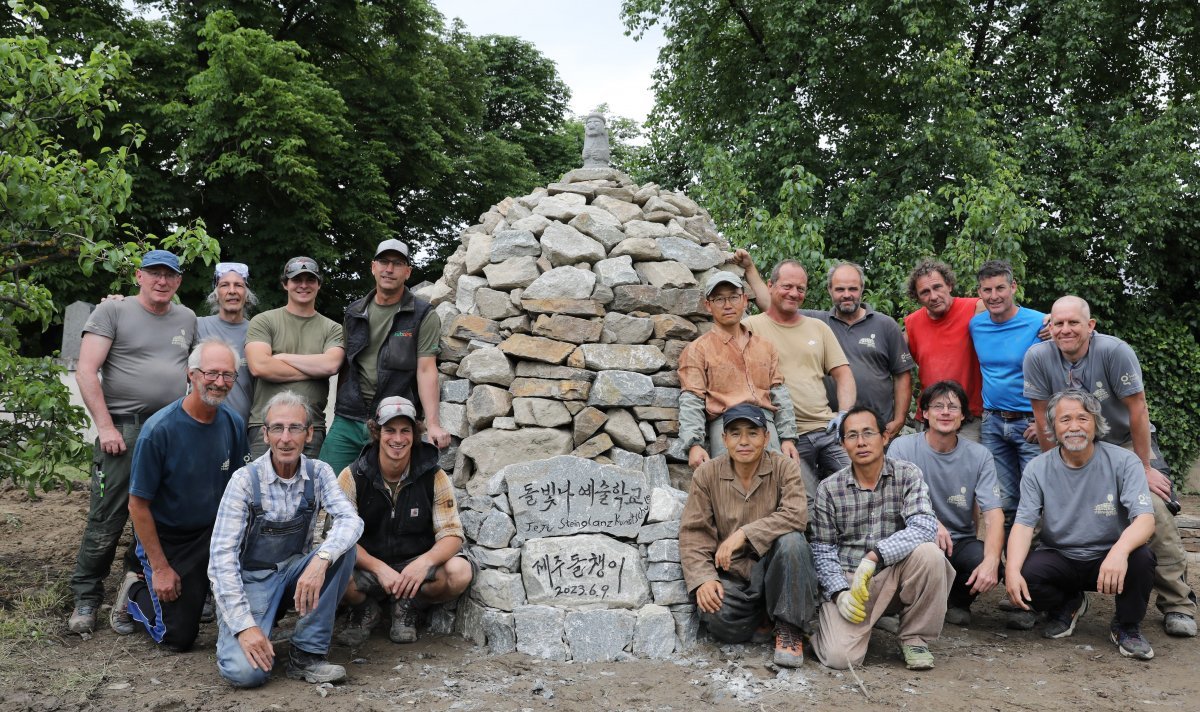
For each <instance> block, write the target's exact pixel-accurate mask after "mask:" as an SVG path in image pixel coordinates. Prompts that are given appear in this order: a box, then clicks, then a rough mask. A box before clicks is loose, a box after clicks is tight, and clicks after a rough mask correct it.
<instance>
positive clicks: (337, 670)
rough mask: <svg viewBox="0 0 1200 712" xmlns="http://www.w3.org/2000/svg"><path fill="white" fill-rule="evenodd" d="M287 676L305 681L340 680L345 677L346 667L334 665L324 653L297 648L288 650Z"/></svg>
mask: <svg viewBox="0 0 1200 712" xmlns="http://www.w3.org/2000/svg"><path fill="white" fill-rule="evenodd" d="M287 676H288V677H290V678H291V679H293V680H304V681H305V682H312V683H317V684H319V683H322V682H341V681H342V680H345V679H346V668H344V667H342V666H341V665H334V664H333V663H331V662H329V661H328V660H326V659H325V656H324V655H318V654H317V653H306V652H304V651H303V650H300V649H299V648H292V649H291V650H290V651H289V652H288V664H287Z"/></svg>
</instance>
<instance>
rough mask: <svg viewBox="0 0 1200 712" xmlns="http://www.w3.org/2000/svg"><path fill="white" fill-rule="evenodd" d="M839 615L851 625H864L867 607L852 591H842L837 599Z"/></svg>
mask: <svg viewBox="0 0 1200 712" xmlns="http://www.w3.org/2000/svg"><path fill="white" fill-rule="evenodd" d="M837 609H838V613H841V614H842V618H845V619H846V620H848V621H850V622H851V623H862V622H863V621H865V620H866V619H867V607H866V606H865V605H864V604H862V603H860V602H859V601H858V599H856V598H855V597H854V594H852V593H850V591H842V592H841V593H840V594H838V599H837Z"/></svg>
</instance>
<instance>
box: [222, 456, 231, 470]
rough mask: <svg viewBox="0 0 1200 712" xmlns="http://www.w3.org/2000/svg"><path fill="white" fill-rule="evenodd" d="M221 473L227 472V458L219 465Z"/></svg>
mask: <svg viewBox="0 0 1200 712" xmlns="http://www.w3.org/2000/svg"><path fill="white" fill-rule="evenodd" d="M221 472H229V459H228V458H226V459H225V462H222V463H221Z"/></svg>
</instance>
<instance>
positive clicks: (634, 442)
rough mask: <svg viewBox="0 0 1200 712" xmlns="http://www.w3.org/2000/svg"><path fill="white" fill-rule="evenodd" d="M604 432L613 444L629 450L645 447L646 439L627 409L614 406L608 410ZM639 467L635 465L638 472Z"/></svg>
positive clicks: (641, 449) (637, 451)
mask: <svg viewBox="0 0 1200 712" xmlns="http://www.w3.org/2000/svg"><path fill="white" fill-rule="evenodd" d="M604 432H606V433H608V435H609V437H611V438H612V441H613V443H614V444H615V445H617V446H619V447H621V448H623V449H625V450H628V451H629V452H632V453H640V452H642V451H643V450H645V449H646V439H645V438H644V437H642V430H641V428H639V427H638V422H637V420H636V419H635V418H634V417H633V414H632V413H630V412H629V411H627V410H624V409H622V408H614V409H612V410H610V411H608V420H607V421H606V422H605V423H604ZM638 464H639V465H640V464H641V463H638ZM641 469H642V468H641V467H640V466H639V467H637V470H638V471H639V472H640V471H641Z"/></svg>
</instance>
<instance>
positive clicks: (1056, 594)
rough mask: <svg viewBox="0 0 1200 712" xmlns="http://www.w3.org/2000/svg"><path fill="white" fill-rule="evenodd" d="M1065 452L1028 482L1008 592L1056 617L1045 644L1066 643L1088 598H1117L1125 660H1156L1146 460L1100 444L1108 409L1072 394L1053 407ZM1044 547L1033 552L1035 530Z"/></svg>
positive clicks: (1042, 460)
mask: <svg viewBox="0 0 1200 712" xmlns="http://www.w3.org/2000/svg"><path fill="white" fill-rule="evenodd" d="M1046 415H1047V418H1048V422H1049V423H1050V424H1051V427H1052V428H1053V433H1054V434H1053V438H1054V441H1055V442H1056V443H1058V447H1055V448H1054V449H1052V450H1048V451H1046V452H1043V453H1042V454H1041V455H1038V456H1037V457H1035V458H1034V459H1033V460H1031V461H1030V462H1029V464H1028V465H1027V466H1026V468H1025V472H1024V474H1023V477H1022V479H1021V503H1020V505H1018V509H1017V515H1016V521H1015V522H1014V524H1013V528H1012V533H1011V534H1010V535H1009V540H1008V563H1007V566H1006V569H1005V584H1006V588H1007V590H1008V596H1009V598H1010V599H1011V600H1012V602H1013V604H1014V605H1017V606H1019V607H1021V608H1022V609H1025V610H1029V609H1030V608H1032V609H1033V610H1037V611H1046V612H1047V613H1048V616H1047V620H1046V627H1045V628H1044V629H1043V631H1042V635H1043V636H1044V637H1046V638H1065V637H1067V636H1069V635H1071V633H1073V632H1074V630H1075V624H1076V622H1077V621H1078V620H1079V618H1080V616H1082V615H1083V614H1084V613H1085V612H1086V611H1087V608H1088V598H1087V593H1086V592H1087V591H1098V592H1100V593H1104V594H1115V595H1116V599H1117V600H1116V615H1114V616H1113V619H1112V623H1111V625H1110V626H1109V631H1110V636H1111V638H1112V641H1113V642H1114V643H1116V644H1117V649H1118V650H1120V652H1121V654H1122V655H1124V656H1126V657H1133V658H1138V659H1140V660H1149V659H1150V658H1152V657H1154V649H1153V648H1151V647H1150V643H1149V642H1147V641H1146V639H1145V638H1144V637H1142V633H1141V623H1142V619H1143V618H1144V617H1145V616H1146V607H1147V606H1148V605H1149V602H1150V590H1151V587H1152V585H1153V578H1152V574H1153V570H1154V563H1155V558H1154V552H1152V551H1150V547H1149V546H1147V545H1146V542H1148V541H1149V540H1150V537H1151V536H1153V534H1154V513H1153V508H1152V505H1151V503H1150V502H1151V499H1153V497H1152V496H1151V494H1150V490H1149V488H1148V487H1147V486H1146V478H1145V476H1144V475H1143V472H1142V468H1141V467H1140V465H1139V463H1138V460H1137V457H1135V456H1134V455H1133V453H1131V452H1129V451H1128V450H1125V449H1123V448H1120V447H1117V446H1116V445H1112V444H1109V443H1106V442H1100V441H1101V440H1102V439H1103V437H1104V435H1105V434H1106V433H1107V431H1108V423H1107V422H1106V421H1105V419H1104V416H1103V415H1102V414H1101V409H1100V401H1099V400H1098V399H1097V398H1096V397H1095V396H1094V395H1092V394H1091V393H1088V392H1087V391H1084V390H1080V389H1068V390H1065V391H1063V392H1061V393H1057V394H1055V395H1054V396H1052V397H1051V398H1050V401H1049V402H1048V403H1047V404H1046ZM1039 523H1040V524H1041V525H1042V531H1041V540H1040V543H1039V544H1038V548H1037V550H1036V551H1033V552H1032V553H1031V552H1030V546H1031V544H1032V542H1033V531H1034V527H1036V526H1037V525H1038V524H1039Z"/></svg>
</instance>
